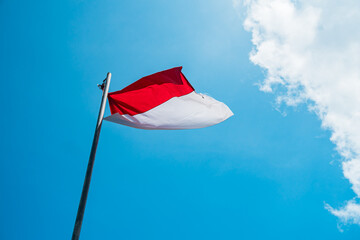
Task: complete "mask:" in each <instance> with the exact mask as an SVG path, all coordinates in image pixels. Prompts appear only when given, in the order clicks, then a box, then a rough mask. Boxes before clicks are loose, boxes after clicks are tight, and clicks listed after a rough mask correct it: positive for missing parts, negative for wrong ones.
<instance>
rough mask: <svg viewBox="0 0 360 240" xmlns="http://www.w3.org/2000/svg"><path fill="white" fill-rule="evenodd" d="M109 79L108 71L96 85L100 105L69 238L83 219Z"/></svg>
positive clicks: (75, 238) (77, 234) (75, 235)
mask: <svg viewBox="0 0 360 240" xmlns="http://www.w3.org/2000/svg"><path fill="white" fill-rule="evenodd" d="M110 80H111V73H108V74H107V76H106V78H105V80H104V81H103V83H102V84H98V87H99V88H100V89H101V90H102V92H103V93H102V99H101V105H100V110H99V116H98V119H97V123H96V128H95V134H94V139H93V143H92V146H91V152H90V157H89V162H88V166H87V169H86V174H85V180H84V185H83V189H82V192H81V198H80V203H79V208H78V211H77V215H76V220H75V225H74V231H73V234H72V238H71V239H72V240H78V239H79V237H80V231H81V225H82V220H83V217H84V212H85V205H86V199H87V195H88V192H89V187H90V180H91V174H92V170H93V167H94V161H95V155H96V149H97V145H98V142H99V136H100V130H101V124H102V121H103V118H104V112H105V107H106V99H107V95H108V92H109V85H110Z"/></svg>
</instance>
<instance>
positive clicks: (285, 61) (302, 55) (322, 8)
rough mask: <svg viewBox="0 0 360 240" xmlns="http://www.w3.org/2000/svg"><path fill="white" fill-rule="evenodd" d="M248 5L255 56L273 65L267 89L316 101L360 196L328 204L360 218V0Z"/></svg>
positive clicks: (284, 97) (293, 101)
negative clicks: (341, 204) (335, 204)
mask: <svg viewBox="0 0 360 240" xmlns="http://www.w3.org/2000/svg"><path fill="white" fill-rule="evenodd" d="M240 5H241V7H244V8H243V9H245V11H246V19H245V21H244V27H245V29H246V30H248V31H250V32H251V33H252V42H253V45H254V49H253V51H252V52H251V54H250V60H251V61H252V62H253V63H254V64H257V65H259V66H260V67H262V68H264V69H266V72H267V76H266V79H265V80H264V81H263V82H262V84H261V90H262V91H267V92H274V93H275V94H276V96H277V102H278V103H279V104H286V105H289V106H295V105H297V104H299V103H306V104H308V106H309V110H311V111H313V112H315V113H316V114H317V115H318V116H319V118H320V119H321V120H322V126H323V127H324V128H326V129H329V130H330V131H331V132H332V135H331V141H332V142H334V143H335V144H336V149H337V151H338V152H339V153H340V154H341V156H343V158H344V162H343V163H342V168H343V172H344V176H345V177H346V178H347V179H348V180H349V181H350V183H351V184H352V189H353V190H354V192H355V194H356V196H355V197H354V199H352V200H349V201H347V202H346V203H345V205H344V207H342V208H340V209H335V208H333V207H331V206H329V205H326V209H328V210H329V211H330V212H331V213H332V214H334V215H335V216H337V217H339V218H340V220H342V221H343V222H344V223H356V224H359V225H360V204H359V203H358V202H359V198H360V31H358V30H357V29H358V25H359V24H360V1H358V0H344V1H336V0H312V1H310V0H298V1H291V0H243V1H240V0H235V1H234V6H235V7H239V6H240Z"/></svg>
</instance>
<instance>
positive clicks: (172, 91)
mask: <svg viewBox="0 0 360 240" xmlns="http://www.w3.org/2000/svg"><path fill="white" fill-rule="evenodd" d="M181 69H182V67H176V68H172V69H169V70H165V71H162V72H158V73H155V74H152V75H149V76H146V77H143V78H141V79H140V80H138V81H136V82H134V83H133V84H131V85H129V86H127V87H126V88H124V89H122V90H120V91H117V92H112V93H109V95H108V100H109V105H110V111H111V115H110V116H108V117H106V118H104V119H105V120H108V121H110V122H114V123H120V124H123V125H127V126H130V127H134V128H141V129H193V128H203V127H208V126H212V125H215V124H217V123H220V122H222V121H224V120H226V119H227V118H229V117H231V116H232V115H233V113H232V112H231V110H230V109H229V108H228V107H227V106H226V105H225V104H224V103H222V102H219V101H217V100H215V99H214V98H212V97H209V96H207V95H205V94H201V93H196V92H195V90H194V88H193V87H192V86H191V85H190V83H189V82H188V81H187V79H186V78H185V76H184V74H182V72H181Z"/></svg>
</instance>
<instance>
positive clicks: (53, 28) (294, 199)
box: [0, 0, 360, 239]
mask: <svg viewBox="0 0 360 240" xmlns="http://www.w3.org/2000/svg"><path fill="white" fill-rule="evenodd" d="M0 18H1V20H0V29H1V31H0V32H1V35H0V47H1V54H0V73H1V78H2V86H3V88H2V89H3V91H2V94H1V95H0V97H1V103H2V104H1V108H2V117H1V120H0V121H1V125H0V126H1V132H2V134H1V135H2V137H1V138H0V139H1V144H0V149H1V155H2V157H1V161H0V178H1V181H0V196H1V197H0V221H1V224H0V238H1V239H69V238H70V237H71V234H72V230H73V224H74V221H75V216H76V211H77V207H78V202H79V199H80V193H81V188H82V184H83V179H84V175H85V170H86V165H87V161H88V157H89V152H90V147H91V143H92V137H93V133H94V128H95V124H96V118H97V114H98V110H99V105H100V100H101V91H99V89H98V88H97V87H96V84H97V83H100V82H101V81H102V80H103V79H104V78H105V76H106V73H107V72H111V73H112V75H113V77H112V82H111V85H110V91H116V90H119V89H121V88H123V87H125V86H127V85H128V84H130V83H132V82H134V81H136V80H137V79H139V78H140V77H143V76H145V75H148V74H152V73H154V72H157V71H161V70H164V69H167V68H171V67H175V66H183V73H184V74H185V75H186V77H187V78H188V80H189V81H190V82H191V83H192V85H193V86H194V87H195V89H196V90H197V91H198V92H203V93H209V94H210V95H211V96H213V97H215V98H216V99H218V100H220V101H223V102H225V103H226V104H227V105H228V106H229V107H230V108H231V109H232V111H233V112H234V114H235V116H233V117H232V118H230V119H228V120H227V121H225V122H223V123H221V124H219V125H216V126H213V127H209V128H205V129H198V130H184V131H146V130H139V129H132V128H129V127H125V126H121V125H116V124H113V123H110V122H104V124H103V128H102V132H101V136H100V141H99V146H98V151H97V156H96V161H95V167H94V172H93V178H92V182H91V187H90V192H89V197H88V202H87V207H86V212H85V217H84V222H83V227H82V232H81V239H358V236H359V234H360V229H359V226H357V225H345V226H342V229H343V230H344V231H343V232H341V231H339V229H338V224H339V222H338V219H337V218H336V217H335V216H333V215H332V214H331V213H330V212H329V211H327V210H326V209H325V208H324V205H325V203H328V204H330V205H332V206H341V203H342V202H343V201H344V200H347V199H351V198H352V197H354V193H353V192H352V190H351V189H350V184H349V182H348V180H347V179H345V178H344V177H343V173H342V170H341V168H340V167H339V166H340V165H341V163H340V160H341V157H340V156H339V154H338V153H337V152H336V151H335V149H334V148H335V145H334V144H333V143H331V142H330V140H329V137H330V134H331V133H330V132H329V131H326V130H323V129H322V128H321V121H320V120H319V119H318V118H317V116H316V115H315V114H313V113H309V112H308V111H307V108H306V106H304V105H299V106H297V107H295V108H286V109H283V111H286V113H287V115H286V116H283V114H281V113H280V112H279V111H277V110H276V107H275V97H274V95H272V94H268V93H264V92H261V91H259V87H258V86H257V85H256V84H258V83H260V82H261V81H262V80H263V79H264V78H265V72H264V70H262V69H261V68H260V67H257V66H255V65H254V64H253V63H251V62H250V60H249V53H250V51H251V49H252V43H251V34H250V33H249V32H246V31H245V30H244V29H243V25H242V22H243V20H244V19H243V18H244V16H242V15H241V14H240V15H239V14H238V11H237V10H236V9H235V8H234V6H233V3H232V1H215V0H210V1H209V0H207V1H205V0H202V1H201V0H199V1H160V0H154V1H127V0H124V1H106V0H105V1H80V0H78V1H57V2H52V1H37V2H29V1H7V0H4V1H1V2H0ZM108 114H109V109H108V108H107V109H106V115H108Z"/></svg>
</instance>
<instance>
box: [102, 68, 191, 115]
mask: <svg viewBox="0 0 360 240" xmlns="http://www.w3.org/2000/svg"><path fill="white" fill-rule="evenodd" d="M181 69H182V67H176V68H171V69H168V70H165V71H162V72H158V73H154V74H152V75H149V76H146V77H143V78H141V79H139V80H138V81H136V82H134V83H133V84H131V85H129V86H127V87H125V88H124V89H122V90H120V91H117V92H112V93H109V95H108V99H109V105H110V111H111V114H114V113H119V114H121V115H123V114H129V115H131V116H133V115H136V114H139V113H143V112H146V111H149V110H150V109H152V108H154V107H156V106H158V105H160V104H162V103H164V102H166V101H168V100H169V99H171V98H173V97H181V96H183V95H186V94H189V93H191V92H192V91H194V88H193V87H192V86H191V84H190V83H189V82H188V81H187V79H186V78H185V76H184V74H182V72H181Z"/></svg>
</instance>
